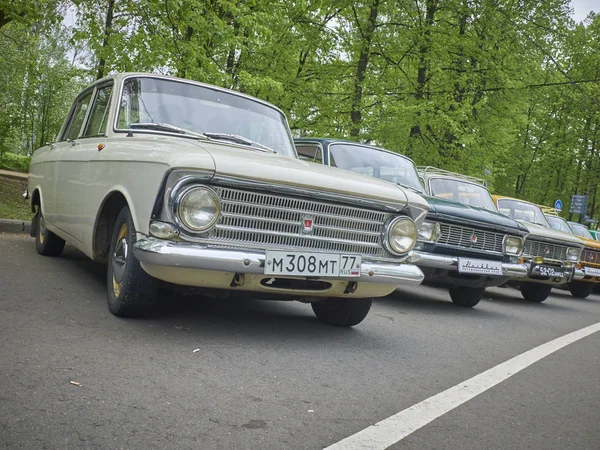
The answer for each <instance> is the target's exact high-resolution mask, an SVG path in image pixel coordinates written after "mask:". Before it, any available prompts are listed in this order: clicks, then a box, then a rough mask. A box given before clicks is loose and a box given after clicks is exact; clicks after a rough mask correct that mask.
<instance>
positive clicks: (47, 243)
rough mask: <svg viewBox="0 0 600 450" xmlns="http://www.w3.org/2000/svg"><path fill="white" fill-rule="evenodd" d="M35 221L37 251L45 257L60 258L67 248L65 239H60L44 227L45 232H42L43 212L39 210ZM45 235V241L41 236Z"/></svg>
mask: <svg viewBox="0 0 600 450" xmlns="http://www.w3.org/2000/svg"><path fill="white" fill-rule="evenodd" d="M36 216H37V217H36V218H35V219H34V220H36V221H37V224H36V233H35V250H36V251H37V252H38V254H40V255H43V256H60V254H61V253H62V252H63V250H64V248H65V241H64V239H62V238H60V237H58V236H57V235H56V234H54V233H53V232H52V231H50V230H48V229H47V228H45V227H44V230H45V232H42V230H41V227H40V218H42V212H41V210H38V212H37V214H36ZM42 233H44V236H43V241H42V236H41V234H42Z"/></svg>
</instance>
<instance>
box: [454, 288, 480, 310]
mask: <svg viewBox="0 0 600 450" xmlns="http://www.w3.org/2000/svg"><path fill="white" fill-rule="evenodd" d="M449 292H450V298H451V299H452V301H453V302H454V304H455V305H458V306H464V307H466V308H472V307H473V306H475V305H476V304H477V303H479V301H480V300H481V298H482V297H483V294H484V292H485V288H484V287H483V288H474V287H468V286H456V287H453V288H450V290H449Z"/></svg>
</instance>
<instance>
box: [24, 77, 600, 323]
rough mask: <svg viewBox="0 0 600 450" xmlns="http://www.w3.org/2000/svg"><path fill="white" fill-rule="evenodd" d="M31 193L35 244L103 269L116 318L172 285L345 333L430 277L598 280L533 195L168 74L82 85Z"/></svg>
mask: <svg viewBox="0 0 600 450" xmlns="http://www.w3.org/2000/svg"><path fill="white" fill-rule="evenodd" d="M28 196H29V198H30V199H31V206H32V212H33V213H34V214H35V215H34V218H33V220H32V236H35V237H36V249H37V251H38V253H40V254H42V255H47V256H57V255H59V254H61V252H62V250H63V248H64V245H65V242H69V243H70V244H71V245H73V246H75V247H76V248H78V249H80V250H81V251H82V252H84V253H85V254H86V255H87V256H89V257H90V258H92V259H93V260H95V261H97V262H99V263H103V264H106V265H107V267H108V270H107V289H108V305H109V309H110V311H111V312H112V313H113V314H116V315H119V316H138V315H142V314H145V313H146V312H147V311H148V310H149V309H150V308H151V307H152V305H153V304H154V302H155V299H156V296H157V290H158V286H159V283H158V282H159V280H162V281H165V282H168V283H174V284H178V285H185V286H195V287H199V288H202V289H203V290H204V291H205V292H206V294H210V295H236V294H237V293H243V295H245V296H248V295H252V294H253V295H257V296H258V297H260V298H275V299H290V300H299V301H301V302H305V303H310V304H311V306H312V309H313V311H314V313H315V315H316V316H317V317H318V318H319V319H320V320H321V321H323V322H325V323H328V324H331V325H337V326H353V325H356V324H358V323H360V322H361V321H362V320H363V319H364V318H365V317H366V316H367V314H368V312H369V310H370V308H371V302H372V300H371V299H372V298H374V297H381V296H385V295H388V294H390V293H391V292H393V291H394V290H395V289H396V287H397V286H398V285H402V284H404V285H414V286H416V285H419V284H420V283H421V282H422V281H424V280H426V281H428V282H431V283H435V284H439V285H442V286H446V287H447V288H448V290H449V294H450V298H451V299H452V301H453V302H454V303H456V304H458V305H461V306H466V307H472V306H475V305H476V304H477V303H478V302H479V301H480V299H481V298H482V296H483V293H484V291H485V288H486V287H489V286H498V285H501V284H505V283H513V284H517V285H518V286H519V288H520V290H521V292H522V293H523V296H524V297H525V298H526V299H528V300H532V301H537V302H539V301H543V300H545V299H546V298H547V297H548V295H549V293H550V289H551V288H552V287H553V286H559V285H565V284H568V285H569V286H570V288H571V292H572V293H573V295H579V296H583V295H584V294H585V293H586V292H587V287H588V286H590V284H589V283H598V282H600V257H599V255H600V252H598V250H597V249H600V243H598V244H594V245H596V247H594V246H593V245H591V244H590V243H589V242H587V241H585V242H584V241H582V240H581V238H579V237H576V236H575V234H578V233H577V232H575V234H573V233H572V232H565V230H563V231H560V230H555V229H552V228H550V226H549V224H548V222H547V219H546V216H544V214H543V213H542V211H541V209H540V208H539V207H538V206H536V205H533V204H530V203H527V202H523V201H521V200H517V199H510V198H507V197H492V196H491V194H490V192H489V190H488V189H487V187H486V185H485V183H484V182H483V181H482V180H479V179H476V178H472V177H466V176H463V175H459V174H454V173H451V172H447V171H443V170H440V169H436V168H432V167H423V168H417V167H416V166H415V164H414V162H413V161H412V160H410V159H409V158H407V157H405V156H402V155H400V154H398V153H394V152H390V151H387V150H383V149H380V148H377V147H373V146H369V145H362V144H357V143H353V142H348V141H342V140H337V139H309V138H305V139H296V140H295V141H294V140H293V139H292V135H291V132H290V130H289V127H288V124H287V120H286V117H285V115H284V114H283V113H282V112H281V111H280V110H279V109H277V108H276V107H274V106H273V105H271V104H269V103H266V102H264V101H261V100H258V99H255V98H252V97H249V96H247V95H244V94H240V93H238V92H234V91H230V90H227V89H222V88H218V87H215V86H210V85H206V84H202V83H197V82H192V81H189V80H182V79H176V78H171V77H165V76H157V75H151V74H142V73H126V74H118V75H113V76H110V77H107V78H104V79H102V80H98V81H97V82H95V83H94V84H93V85H91V86H90V87H88V88H87V89H85V90H84V91H83V92H82V93H81V94H79V95H78V96H77V98H76V99H75V101H74V103H73V106H72V108H71V110H70V112H69V115H68V116H67V118H66V120H65V122H64V125H63V127H62V129H61V132H60V134H59V136H58V138H57V141H56V142H55V143H52V144H49V145H47V146H45V147H42V148H40V149H39V150H37V151H36V152H35V154H34V156H33V159H32V163H31V168H30V177H29V186H28ZM553 217H554V216H553ZM561 226H562V225H561ZM559 228H560V227H559ZM586 237H587V236H586ZM582 250H583V256H582ZM580 258H581V260H582V263H581V264H583V265H582V266H580V265H579V261H580ZM596 262H598V264H596ZM582 268H583V269H582ZM584 287H585V288H586V289H583V288H584Z"/></svg>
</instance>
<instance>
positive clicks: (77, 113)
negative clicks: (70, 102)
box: [62, 92, 92, 141]
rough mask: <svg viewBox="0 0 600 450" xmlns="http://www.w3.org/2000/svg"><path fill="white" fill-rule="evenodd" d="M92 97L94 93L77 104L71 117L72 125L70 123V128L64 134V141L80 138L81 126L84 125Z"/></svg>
mask: <svg viewBox="0 0 600 450" xmlns="http://www.w3.org/2000/svg"><path fill="white" fill-rule="evenodd" d="M91 97H92V93H91V92H90V93H89V94H87V95H85V96H84V97H83V98H82V99H81V100H79V101H78V102H77V105H76V106H75V110H74V111H73V115H72V116H71V123H69V126H68V127H67V129H66V130H65V133H64V134H63V137H62V140H63V141H64V140H66V139H71V140H74V139H77V138H78V137H79V130H81V125H83V120H84V119H85V114H86V113H87V110H88V108H89V106H90V98H91Z"/></svg>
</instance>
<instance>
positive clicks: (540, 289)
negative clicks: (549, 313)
mask: <svg viewBox="0 0 600 450" xmlns="http://www.w3.org/2000/svg"><path fill="white" fill-rule="evenodd" d="M550 291H552V286H550V285H546V284H538V283H523V284H521V295H522V296H523V298H524V299H525V300H529V301H530V302H535V303H542V302H543V301H544V300H546V299H547V298H548V296H549V295H550Z"/></svg>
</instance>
